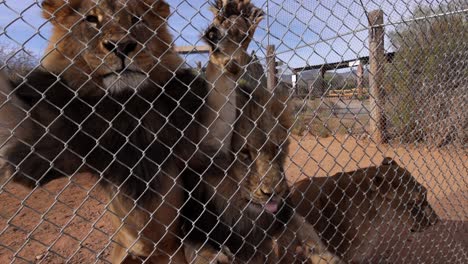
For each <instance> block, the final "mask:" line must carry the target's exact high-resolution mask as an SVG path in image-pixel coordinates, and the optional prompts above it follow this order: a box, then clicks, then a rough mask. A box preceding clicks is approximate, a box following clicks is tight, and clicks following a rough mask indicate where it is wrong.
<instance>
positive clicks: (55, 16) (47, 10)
mask: <svg viewBox="0 0 468 264" xmlns="http://www.w3.org/2000/svg"><path fill="white" fill-rule="evenodd" d="M79 5H80V1H79V0H44V1H43V2H42V16H43V17H44V18H45V19H47V20H51V21H57V22H59V23H60V22H61V21H62V20H61V18H64V17H67V16H69V15H71V14H73V13H76V12H77V9H78V7H79Z"/></svg>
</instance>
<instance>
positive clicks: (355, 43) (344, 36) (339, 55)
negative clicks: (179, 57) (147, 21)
mask: <svg viewBox="0 0 468 264" xmlns="http://www.w3.org/2000/svg"><path fill="white" fill-rule="evenodd" d="M40 2H41V1H40V0H0V43H1V44H2V45H5V44H7V45H8V46H10V47H12V48H13V49H21V46H23V47H25V48H26V49H28V50H30V51H32V52H34V53H35V54H37V55H39V56H40V54H42V51H43V50H44V48H45V46H46V39H47V38H48V36H49V34H50V25H49V23H48V22H47V21H45V20H44V19H42V18H41V15H40V8H39V6H40ZM168 2H169V3H170V5H171V7H172V11H173V14H172V15H171V18H170V23H169V24H170V26H171V30H172V32H173V35H174V38H175V43H176V45H202V44H203V43H202V42H201V41H200V40H199V39H200V35H201V33H202V32H203V29H205V28H206V26H207V25H208V24H209V22H210V21H211V18H212V15H211V13H210V12H209V11H208V3H207V1H201V0H172V1H168ZM252 2H254V4H256V5H257V6H258V7H261V8H262V9H263V10H265V11H266V12H268V14H269V15H268V18H266V19H264V21H263V22H262V23H261V25H260V28H259V29H258V31H257V33H256V35H255V42H254V43H252V45H251V49H253V50H256V51H257V54H258V56H259V57H264V56H265V55H264V50H265V49H264V47H265V46H266V45H268V43H270V44H274V45H275V46H276V48H277V53H278V57H279V58H280V59H281V60H283V61H286V62H288V64H289V65H290V66H291V67H301V66H305V65H314V64H320V63H323V62H335V61H340V60H343V59H352V58H355V57H358V56H365V55H367V54H368V50H367V34H368V33H367V29H366V26H367V18H366V17H365V15H364V10H363V7H362V6H361V4H360V1H359V0H338V1H335V0H328V1H316V0H297V1H292V0H285V1H282V0H269V1H258V0H252ZM362 2H363V4H364V6H365V7H366V9H367V10H373V9H377V8H380V9H383V10H384V13H385V23H395V22H399V21H401V20H403V19H404V18H407V17H408V16H409V15H410V10H412V9H413V8H414V6H415V5H417V4H423V5H436V4H437V3H434V2H436V1H430V2H429V3H428V1H425V0H406V1H405V0H362ZM391 28H392V27H391V26H389V27H387V30H391ZM386 46H387V48H388V47H389V44H388V41H387V44H386ZM188 60H189V61H196V60H204V58H203V56H202V55H198V56H189V57H188Z"/></svg>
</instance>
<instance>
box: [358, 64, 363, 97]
mask: <svg viewBox="0 0 468 264" xmlns="http://www.w3.org/2000/svg"><path fill="white" fill-rule="evenodd" d="M356 75H357V96H358V99H360V100H361V99H362V98H363V96H364V93H363V88H364V87H363V85H364V67H363V66H362V61H359V64H358V66H357V72H356Z"/></svg>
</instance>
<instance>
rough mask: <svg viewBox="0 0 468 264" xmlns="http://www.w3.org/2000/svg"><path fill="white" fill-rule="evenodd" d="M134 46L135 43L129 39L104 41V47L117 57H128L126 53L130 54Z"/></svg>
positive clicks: (135, 45)
mask: <svg viewBox="0 0 468 264" xmlns="http://www.w3.org/2000/svg"><path fill="white" fill-rule="evenodd" d="M136 47H137V43H136V42H135V41H131V40H128V41H120V42H118V41H112V40H107V41H104V48H106V49H107V50H108V51H110V52H114V53H116V54H117V56H119V57H122V56H127V57H128V54H130V53H131V52H132V51H135V49H136Z"/></svg>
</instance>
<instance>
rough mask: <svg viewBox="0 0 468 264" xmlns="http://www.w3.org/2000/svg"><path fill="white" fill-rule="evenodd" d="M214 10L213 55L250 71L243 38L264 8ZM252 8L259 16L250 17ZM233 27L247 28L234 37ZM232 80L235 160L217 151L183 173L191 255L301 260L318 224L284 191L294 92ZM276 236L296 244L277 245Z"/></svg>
mask: <svg viewBox="0 0 468 264" xmlns="http://www.w3.org/2000/svg"><path fill="white" fill-rule="evenodd" d="M212 10H213V11H214V14H215V20H214V22H213V23H212V25H210V26H209V28H208V30H207V32H206V34H205V36H204V38H205V39H207V40H208V42H210V43H211V45H212V46H211V47H212V55H211V56H210V63H211V65H212V66H213V68H214V67H216V66H218V68H217V69H220V71H222V74H223V75H224V76H225V77H226V78H230V76H229V75H227V74H226V72H229V74H232V73H234V74H235V73H236V72H238V71H245V69H246V68H247V67H248V63H249V62H250V61H251V58H250V57H249V56H248V54H247V53H246V52H239V53H236V52H237V51H238V49H239V48H241V47H244V50H245V49H246V47H247V46H248V45H245V43H244V41H247V42H249V41H250V38H249V36H250V34H249V33H247V32H253V31H254V30H255V28H252V27H256V26H257V25H258V18H259V15H258V14H261V12H260V11H257V10H256V7H254V6H253V5H252V4H250V1H221V0H219V1H216V2H215V3H214V8H212ZM252 14H256V15H254V17H256V18H257V19H251V17H252ZM239 21H240V22H242V23H239ZM249 22H250V23H249ZM229 32H241V34H239V33H237V34H234V35H235V36H236V37H235V38H230V35H231V34H232V33H229ZM233 51H235V52H233ZM234 53H235V56H232V54H234ZM211 58H215V59H214V60H212V59H211ZM207 70H208V69H207ZM244 74H245V73H242V75H241V78H242V76H243V75H244ZM207 75H208V73H207ZM218 76H219V74H218ZM231 76H232V75H231ZM233 85H235V87H230V88H229V89H233V88H234V90H233V92H232V93H234V94H235V95H236V98H235V99H234V100H231V103H232V102H235V103H236V109H237V113H236V117H237V120H236V122H235V123H234V131H233V133H232V137H231V144H230V148H231V151H232V153H233V155H234V156H235V159H234V161H231V160H226V159H223V160H219V159H218V160H215V161H214V162H213V165H212V166H211V167H210V168H209V169H208V170H207V171H196V170H195V171H194V172H191V173H188V176H186V177H184V181H185V182H184V186H185V187H186V188H188V190H187V199H188V202H187V204H186V206H184V209H183V211H182V213H183V216H184V218H186V221H185V222H184V226H185V227H186V228H185V229H186V233H187V238H186V239H185V241H184V243H185V251H186V256H187V258H188V262H194V263H213V262H216V263H226V262H228V263H246V262H248V263H277V262H278V261H281V262H283V261H284V262H289V261H293V262H296V261H298V262H300V263H302V260H304V259H301V260H298V259H297V258H296V257H299V256H296V255H297V254H296V252H295V249H296V247H300V246H301V238H300V234H301V233H307V234H309V235H310V236H311V237H313V234H314V233H315V231H314V229H313V227H312V226H311V225H310V224H308V223H306V221H305V220H304V219H303V218H302V217H300V216H298V215H295V214H294V213H293V211H292V210H291V207H289V206H288V204H287V201H286V198H285V197H287V195H288V194H289V187H288V185H287V182H286V179H285V177H284V171H283V164H284V161H285V159H286V156H287V153H286V149H287V147H288V144H289V139H288V136H289V134H288V131H289V129H290V127H291V125H292V116H293V115H292V112H291V108H290V106H289V104H288V98H287V97H285V96H283V95H282V94H274V93H271V92H270V91H268V90H267V89H266V88H265V86H263V85H255V84H253V85H252V83H248V82H245V81H243V82H238V83H237V84H233ZM223 175H224V176H223ZM197 176H198V179H197ZM307 227H308V229H307V232H302V231H303V230H305V229H306V228H307ZM296 236H297V237H296ZM274 239H279V240H280V241H287V242H285V243H290V244H291V245H290V246H289V245H288V246H285V247H284V248H281V249H280V250H275V247H274V243H273V242H274ZM315 241H316V242H317V247H316V249H317V250H318V252H319V253H323V254H324V257H325V258H326V257H327V256H331V254H327V252H326V250H325V247H324V246H323V245H322V243H321V241H320V239H319V237H318V235H316V236H315ZM282 245H284V244H282ZM284 249H285V250H284ZM226 252H232V253H230V254H227V253H226Z"/></svg>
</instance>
